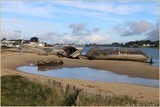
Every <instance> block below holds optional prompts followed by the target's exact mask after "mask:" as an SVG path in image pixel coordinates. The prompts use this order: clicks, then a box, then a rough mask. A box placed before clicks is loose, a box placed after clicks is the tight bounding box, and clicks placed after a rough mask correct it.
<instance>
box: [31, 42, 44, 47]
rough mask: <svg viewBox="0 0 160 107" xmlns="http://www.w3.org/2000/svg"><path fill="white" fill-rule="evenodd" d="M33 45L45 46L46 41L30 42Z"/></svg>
mask: <svg viewBox="0 0 160 107" xmlns="http://www.w3.org/2000/svg"><path fill="white" fill-rule="evenodd" d="M29 43H30V45H31V46H33V47H45V43H44V42H29Z"/></svg>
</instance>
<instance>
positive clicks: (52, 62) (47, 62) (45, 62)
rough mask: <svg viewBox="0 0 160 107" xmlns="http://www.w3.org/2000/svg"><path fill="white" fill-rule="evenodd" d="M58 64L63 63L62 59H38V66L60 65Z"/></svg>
mask: <svg viewBox="0 0 160 107" xmlns="http://www.w3.org/2000/svg"><path fill="white" fill-rule="evenodd" d="M58 65H63V61H62V60H43V61H38V62H37V66H58Z"/></svg>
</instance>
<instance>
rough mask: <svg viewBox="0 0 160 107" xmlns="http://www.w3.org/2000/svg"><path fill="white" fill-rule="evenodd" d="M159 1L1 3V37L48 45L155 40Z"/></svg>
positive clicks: (157, 33) (79, 0)
mask: <svg viewBox="0 0 160 107" xmlns="http://www.w3.org/2000/svg"><path fill="white" fill-rule="evenodd" d="M158 5H159V3H158V1H156V0H152V1H148V0H143V1H139V2H135V1H130V2H129V0H128V1H127V0H123V1H122V0H121V1H120V0H112V1H107V0H101V1H100V0H94V1H92V2H91V1H89V0H77V1H73V0H72V1H69V0H59V1H58V0H47V1H45V0H43V1H42V0H35V1H34V2H33V1H29V0H28V1H27V0H26V1H23V0H22V1H19V0H18V1H14V0H12V1H9V0H8V1H7V0H5V1H3V0H2V1H1V37H6V38H7V39H18V38H24V39H30V38H31V37H33V36H37V37H38V38H39V39H40V41H44V42H48V43H79V44H81V43H112V42H122V43H125V42H127V41H133V40H144V39H150V40H157V39H158V37H159V20H158V19H159V18H158V17H159V16H158V15H159V14H158V13H159V11H158Z"/></svg>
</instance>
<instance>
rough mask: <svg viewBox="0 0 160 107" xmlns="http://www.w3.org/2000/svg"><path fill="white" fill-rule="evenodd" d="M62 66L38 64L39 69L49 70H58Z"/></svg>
mask: <svg viewBox="0 0 160 107" xmlns="http://www.w3.org/2000/svg"><path fill="white" fill-rule="evenodd" d="M60 68H61V67H57V66H38V69H37V71H46V72H47V71H48V70H56V69H60Z"/></svg>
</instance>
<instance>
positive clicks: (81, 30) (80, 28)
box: [68, 23, 91, 36]
mask: <svg viewBox="0 0 160 107" xmlns="http://www.w3.org/2000/svg"><path fill="white" fill-rule="evenodd" d="M87 26H88V24H87V23H79V24H75V23H72V24H70V25H69V26H68V28H70V29H72V35H73V36H82V35H85V36H87V35H90V33H91V32H90V30H89V29H88V28H87Z"/></svg>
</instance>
